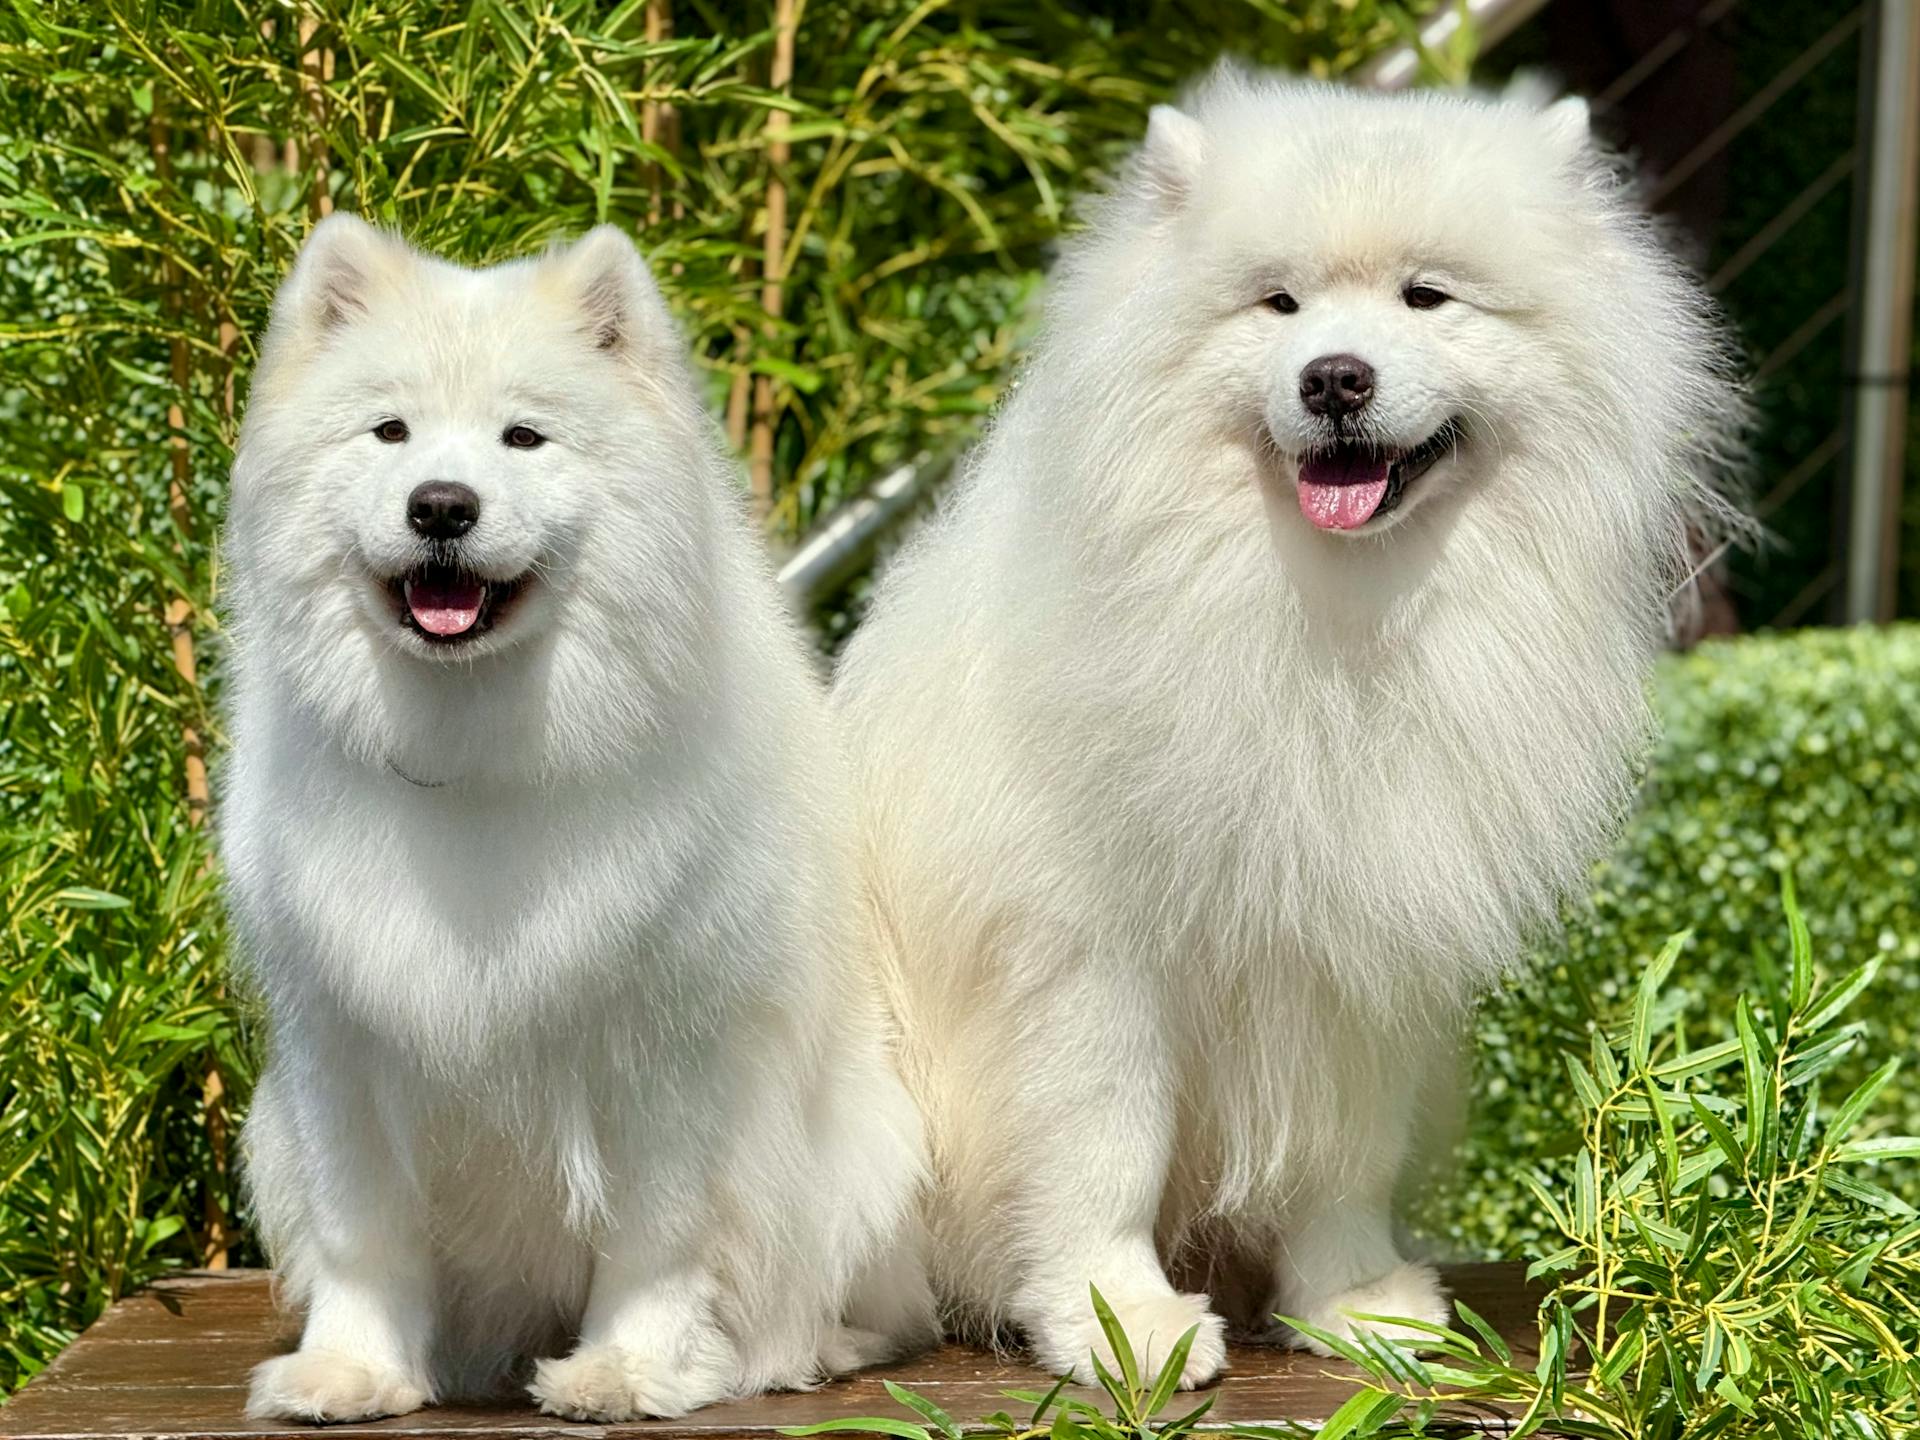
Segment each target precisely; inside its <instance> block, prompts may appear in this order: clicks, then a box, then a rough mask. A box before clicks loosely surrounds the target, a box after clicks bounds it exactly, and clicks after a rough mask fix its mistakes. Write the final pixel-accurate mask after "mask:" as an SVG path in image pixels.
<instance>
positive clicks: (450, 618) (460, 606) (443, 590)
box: [407, 579, 486, 635]
mask: <svg viewBox="0 0 1920 1440" xmlns="http://www.w3.org/2000/svg"><path fill="white" fill-rule="evenodd" d="M485 593H486V592H485V590H484V589H483V588H482V587H481V584H480V582H479V581H478V580H467V579H458V580H409V581H408V582H407V608H408V609H409V610H411V611H413V619H414V623H415V624H417V625H419V627H420V628H421V629H422V630H424V631H426V632H427V633H428V634H429V635H463V634H465V633H466V632H467V631H469V630H471V629H472V628H473V627H474V624H475V622H477V621H478V620H479V619H480V601H481V599H482V597H483V596H484V595H485Z"/></svg>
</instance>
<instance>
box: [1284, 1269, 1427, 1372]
mask: <svg viewBox="0 0 1920 1440" xmlns="http://www.w3.org/2000/svg"><path fill="white" fill-rule="evenodd" d="M1303 1309H1304V1311H1305V1313H1303V1314H1302V1315H1301V1316H1300V1317H1299V1318H1300V1319H1302V1320H1304V1321H1306V1322H1307V1323H1308V1324H1309V1325H1311V1326H1313V1327H1314V1329H1316V1330H1324V1331H1326V1332H1327V1333H1328V1334H1329V1335H1332V1336H1335V1337H1336V1338H1338V1339H1341V1340H1354V1339H1358V1338H1359V1337H1360V1336H1361V1335H1371V1336H1373V1337H1374V1338H1375V1339H1379V1340H1411V1341H1414V1342H1422V1341H1431V1340H1432V1338H1433V1337H1432V1336H1430V1335H1428V1334H1426V1333H1425V1332H1424V1331H1422V1330H1419V1329H1417V1328H1415V1327H1414V1326H1411V1325H1383V1324H1380V1323H1378V1322H1376V1321H1367V1320H1358V1319H1355V1318H1354V1317H1355V1316H1356V1315H1380V1316H1385V1317H1387V1318H1389V1319H1403V1320H1423V1321H1425V1322H1426V1323H1427V1324H1429V1325H1447V1324H1450V1323H1451V1322H1452V1320H1453V1311H1452V1308H1451V1307H1450V1306H1449V1305H1448V1304H1447V1292H1446V1290H1445V1289H1443V1288H1442V1287H1441V1284H1440V1277H1439V1275H1437V1274H1436V1273H1435V1272H1434V1269H1433V1267H1432V1266H1431V1265H1419V1264H1415V1263H1413V1262H1411V1261H1405V1262H1402V1263H1401V1264H1399V1265H1396V1266H1394V1267H1393V1269H1391V1270H1389V1271H1388V1272H1387V1273H1386V1274H1385V1275H1382V1276H1381V1277H1380V1278H1379V1279H1378V1280H1375V1281H1372V1282H1371V1283H1369V1284H1366V1285H1356V1286H1354V1287H1353V1288H1352V1289H1351V1290H1344V1291H1342V1292H1341V1293H1340V1294H1338V1295H1335V1296H1333V1297H1331V1298H1330V1299H1327V1300H1325V1301H1322V1302H1319V1303H1317V1304H1311V1305H1307V1306H1304V1307H1303ZM1281 1339H1282V1340H1283V1341H1285V1343H1287V1344H1289V1345H1291V1346H1293V1347H1294V1348H1295V1349H1297V1350H1311V1351H1312V1352H1313V1353H1314V1354H1316V1355H1331V1354H1332V1353H1333V1352H1332V1351H1331V1350H1329V1349H1327V1347H1326V1346H1325V1345H1324V1344H1322V1343H1321V1342H1320V1341H1318V1340H1316V1339H1314V1338H1313V1337H1312V1336H1311V1335H1303V1334H1301V1333H1300V1332H1299V1331H1297V1330H1293V1329H1291V1328H1289V1329H1286V1330H1284V1331H1283V1332H1282V1334H1281ZM1415 1348H1416V1349H1418V1348H1422V1347H1421V1346H1420V1344H1418V1343H1416V1345H1415Z"/></svg>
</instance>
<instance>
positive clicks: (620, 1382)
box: [527, 1345, 731, 1420]
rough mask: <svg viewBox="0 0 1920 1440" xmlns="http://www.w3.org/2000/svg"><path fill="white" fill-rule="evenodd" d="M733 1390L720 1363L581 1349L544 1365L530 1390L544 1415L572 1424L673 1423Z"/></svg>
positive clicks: (616, 1348)
mask: <svg viewBox="0 0 1920 1440" xmlns="http://www.w3.org/2000/svg"><path fill="white" fill-rule="evenodd" d="M730 1388H731V1377H730V1376H729V1375H727V1374H726V1373H725V1367H724V1366H722V1365H720V1364H719V1363H717V1361H716V1362H713V1363H701V1362H699V1361H697V1360H696V1361H695V1362H694V1363H691V1364H685V1365H674V1364H672V1363H670V1361H669V1360H668V1358H667V1357H665V1356H658V1355H649V1354H644V1353H642V1352H640V1351H638V1350H629V1349H627V1348H626V1347H625V1346H624V1345H582V1346H581V1347H580V1348H579V1349H578V1350H575V1351H574V1352H573V1354H571V1355H569V1356H567V1357H566V1359H564V1360H542V1361H541V1362H540V1363H539V1364H538V1365H536V1366H535V1367H534V1374H533V1383H532V1384H531V1385H529V1386H528V1387H527V1389H528V1392H529V1393H530V1394H532V1396H533V1398H534V1400H535V1401H536V1402H538V1404H539V1406H540V1408H541V1409H542V1410H543V1411H545V1412H546V1413H547V1414H549V1415H558V1416H561V1417H562V1418H564V1419H567V1420H638V1419H640V1418H641V1417H643V1416H648V1417H652V1418H654V1419H660V1420H671V1419H674V1418H675V1417H677V1416H680V1415H685V1414H686V1413H687V1412H688V1411H689V1410H697V1409H699V1408H700V1407H701V1406H702V1405H710V1404H712V1403H713V1402H714V1401H715V1400H720V1399H723V1398H725V1397H726V1395H727V1394H728V1392H729V1390H730Z"/></svg>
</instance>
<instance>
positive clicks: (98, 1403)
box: [0, 1265, 1537, 1440]
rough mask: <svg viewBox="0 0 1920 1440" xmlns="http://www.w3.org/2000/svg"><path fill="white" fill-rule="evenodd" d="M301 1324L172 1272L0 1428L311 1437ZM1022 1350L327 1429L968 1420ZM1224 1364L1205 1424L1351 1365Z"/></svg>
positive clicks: (62, 1438)
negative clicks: (267, 1391)
mask: <svg viewBox="0 0 1920 1440" xmlns="http://www.w3.org/2000/svg"><path fill="white" fill-rule="evenodd" d="M1446 1278H1447V1283H1448V1284H1449V1285H1450V1286H1451V1287H1452V1289H1453V1292H1454V1293H1455V1294H1456V1295H1458V1296H1459V1297H1460V1298H1461V1299H1463V1300H1465V1301H1466V1302H1467V1303H1468V1304H1469V1305H1471V1306H1472V1307H1473V1308H1474V1309H1475V1310H1477V1311H1478V1312H1479V1313H1480V1314H1481V1315H1483V1316H1484V1317H1486V1319H1487V1320H1488V1322H1489V1323H1491V1324H1492V1325H1494V1326H1495V1327H1496V1328H1497V1329H1498V1330H1499V1331H1500V1332H1501V1334H1502V1335H1503V1336H1505V1337H1506V1338H1507V1340H1508V1342H1509V1343H1510V1344H1511V1345H1512V1346H1513V1348H1514V1352H1515V1356H1516V1358H1517V1359H1518V1360H1519V1361H1520V1363H1522V1364H1530V1363H1531V1362H1532V1358H1533V1355H1534V1351H1535V1343H1536V1338H1537V1337H1536V1332H1535V1330H1534V1323H1533V1313H1534V1306H1535V1301H1536V1297H1535V1296H1533V1295H1531V1294H1530V1293H1529V1292H1528V1289H1527V1287H1526V1285H1525V1284H1524V1282H1523V1280H1522V1273H1521V1269H1520V1267H1519V1266H1514V1265H1468V1266H1458V1267H1454V1268H1452V1269H1450V1270H1448V1271H1447V1277H1446ZM297 1336H298V1325H297V1323H296V1322H295V1321H294V1319H293V1317H291V1316H289V1315H286V1314H285V1313H283V1312H281V1311H280V1310H279V1309H277V1308H276V1306H275V1304H274V1300H273V1295H272V1289H271V1286H270V1284H269V1278H268V1276H267V1274H266V1272H264V1271H258V1270H254V1271H247V1270H228V1271H219V1272H211V1271H200V1272H191V1273H188V1274H184V1275H180V1276H177V1277H173V1278H171V1279H168V1280H165V1281H162V1282H161V1283H159V1284H157V1285H155V1286H154V1287H153V1288H152V1289H151V1290H148V1291H145V1292H142V1293H141V1294H139V1295H136V1296H133V1297H131V1298H129V1299H127V1300H123V1301H121V1302H120V1303H119V1304H117V1305H115V1306H114V1307H113V1308H112V1309H111V1310H109V1311H108V1312H107V1313H106V1314H105V1315H104V1316H102V1317H101V1318H100V1320H99V1322H98V1323H97V1324H95V1325H94V1326H93V1327H92V1328H91V1329H89V1330H88V1331H87V1333H86V1334H85V1335H83V1336H81V1337H80V1339H78V1340H77V1341H75V1342H74V1343H73V1344H72V1345H71V1346H69V1347H68V1348H67V1350H66V1351H65V1353H63V1354H62V1355H60V1356H59V1357H58V1358H57V1359H56V1360H55V1361H54V1362H53V1364H51V1365H50V1366H48V1367H47V1369H46V1370H45V1371H44V1372H43V1373H42V1374H40V1375H38V1376H36V1377H35V1378H34V1380H33V1382H32V1383H31V1384H30V1385H28V1386H27V1387H26V1388H25V1389H24V1390H22V1391H21V1392H20V1394H19V1395H17V1396H16V1397H14V1399H13V1401H12V1402H11V1403H9V1404H7V1405H6V1406H5V1407H3V1408H0V1440H96V1437H109V1436H128V1437H131V1436H141V1437H156V1440H160V1437H165V1440H202V1437H205V1440H215V1437H228V1436H245V1437H254V1440H265V1437H295V1436H300V1437H311V1436H312V1435H313V1428H312V1427H309V1426H302V1425H297V1424H289V1423H286V1422H278V1421H268V1422H260V1421H252V1420H248V1419H247V1418H246V1417H245V1416H244V1415H243V1414H242V1413H241V1410H242V1406H243V1404H244V1402H245V1399H246V1385H247V1374H248V1372H249V1371H250V1370H251V1369H252V1368H253V1366H254V1365H256V1364H258V1363H259V1362H260V1361H261V1360H263V1359H265V1358H267V1357H268V1356H270V1355H274V1354H278V1353H281V1352H283V1351H285V1350H287V1349H290V1348H292V1346H293V1344H294V1342H295V1340H296V1339H297ZM1021 1362H1022V1357H1020V1356H1019V1355H1017V1354H1004V1355H1003V1354H996V1353H994V1352H993V1351H990V1350H979V1349H973V1348H971V1347H967V1346H961V1345H947V1346H943V1347H942V1348H940V1349H938V1350H934V1351H931V1352H929V1353H927V1354H925V1355H919V1356H915V1357H914V1358H912V1359H910V1360H905V1361H902V1362H900V1363H899V1364H896V1365H890V1366H885V1367H882V1368H880V1369H876V1370H870V1371H865V1372H863V1373H861V1374H859V1375H855V1376H851V1377H848V1378H847V1379H844V1380H838V1381H835V1382H834V1383H832V1384H830V1385H825V1386H822V1387H821V1388H820V1389H818V1390H814V1391H810V1392H807V1393H805V1394H781V1395H767V1396H762V1397H760V1398H758V1399H755V1400H749V1401H741V1402H738V1403H733V1404H726V1405H714V1406H710V1407H708V1408H707V1409H705V1410H701V1411H698V1412H696V1413H695V1414H693V1415H690V1416H687V1417H686V1418H684V1419H680V1420H655V1421H642V1422H638V1423H634V1424H628V1425H605V1426H603V1425H586V1424H577V1423H572V1422H568V1421H561V1420H554V1419H551V1418H549V1417H545V1416H542V1415H540V1414H539V1413H538V1412H536V1411H535V1410H534V1409H533V1408H532V1407H531V1405H524V1406H486V1405H479V1406H475V1405H448V1406H436V1407H433V1408H431V1409H427V1410H422V1411H419V1412H417V1413H415V1414H412V1415H403V1416H396V1417H394V1418H392V1419H388V1420H378V1421H371V1422H364V1423H359V1424H349V1425H330V1426H327V1427H326V1430H327V1432H328V1434H329V1435H330V1436H359V1435H367V1436H374V1435H388V1436H409V1435H419V1436H432V1435H450V1434H460V1435H486V1436H499V1437H528V1440H532V1437H552V1436H581V1437H586V1436H597V1437H605V1440H624V1437H631V1440H674V1437H685V1440H768V1437H770V1436H771V1435H772V1432H773V1431H774V1430H775V1429H776V1428H777V1427H779V1426H782V1425H805V1424H810V1423H812V1422H814V1421H818V1420H830V1419H836V1418H841V1417H845V1416H848V1415H898V1416H900V1417H901V1418H903V1419H911V1418H913V1417H912V1416H911V1415H910V1414H909V1413H908V1412H907V1411H905V1410H904V1409H903V1408H902V1407H900V1406H899V1405H897V1404H896V1403H895V1402H894V1401H893V1399H892V1398H891V1397H890V1396H889V1395H888V1394H887V1393H886V1390H885V1388H884V1385H883V1382H884V1381H886V1380H893V1381H896V1382H897V1383H899V1384H902V1385H905V1386H907V1387H908V1388H910V1389H914V1390H918V1391H921V1392H923V1393H924V1394H926V1395H927V1396H928V1397H929V1398H931V1399H933V1400H935V1401H936V1402H937V1403H938V1404H940V1405H942V1406H943V1407H945V1408H946V1409H947V1410H948V1411H949V1412H951V1413H952V1414H953V1415H954V1416H955V1417H956V1418H958V1419H960V1420H962V1421H963V1422H964V1421H971V1420H976V1419H978V1418H979V1417H980V1416H982V1415H985V1414H987V1413H989V1412H991V1411H994V1410H998V1409H1002V1408H1017V1407H1011V1406H1008V1404H1007V1402H1006V1401H1005V1400H1004V1399H1003V1397H1002V1396H1001V1393H1000V1392H1001V1391H1002V1390H1006V1389H1033V1388H1040V1389H1045V1388H1046V1387H1047V1386H1048V1385H1049V1384H1050V1383H1051V1382H1050V1381H1049V1380H1048V1379H1047V1377H1046V1376H1044V1375H1043V1374H1041V1372H1039V1371H1037V1370H1035V1369H1033V1368H1031V1367H1030V1366H1028V1365H1025V1364H1023V1363H1021ZM1230 1365H1231V1368H1230V1369H1229V1371H1228V1373H1227V1375H1226V1377H1225V1378H1224V1379H1223V1380H1222V1381H1221V1382H1220V1383H1219V1385H1218V1386H1216V1387H1215V1395H1216V1399H1215V1403H1214V1408H1213V1411H1212V1413H1211V1414H1210V1415H1209V1416H1208V1423H1210V1424H1212V1423H1217V1422H1239V1423H1242V1424H1269V1425H1276V1424H1280V1423H1282V1422H1286V1421H1295V1422H1306V1423H1314V1422H1318V1421H1322V1420H1325V1419H1326V1417H1327V1416H1328V1415H1330V1414H1331V1413H1332V1412H1333V1411H1334V1410H1335V1409H1336V1408H1338V1406H1339V1405H1340V1403H1341V1401H1343V1400H1344V1399H1346V1397H1347V1396H1348V1395H1350V1394H1351V1393H1352V1391H1353V1384H1354V1372H1353V1370H1352V1369H1351V1368H1350V1367H1348V1366H1346V1365H1344V1364H1342V1363H1341V1362H1339V1361H1333V1360H1321V1359H1319V1358H1317V1357H1315V1356H1311V1355H1303V1354H1299V1353H1297V1352H1294V1351H1287V1350H1280V1349H1277V1348H1274V1347H1270V1346H1253V1345H1236V1346H1234V1347H1233V1349H1232V1351H1231V1355H1230ZM1074 1393H1076V1394H1084V1393H1085V1392H1079V1391H1075V1392H1074ZM1085 1398H1088V1399H1094V1398H1096V1397H1094V1396H1092V1395H1086V1396H1085ZM1182 1408H1185V1407H1182ZM1462 1418H1463V1419H1464V1420H1467V1421H1468V1422H1469V1423H1476V1424H1478V1425H1479V1426H1480V1427H1481V1428H1482V1429H1483V1430H1484V1431H1485V1433H1488V1434H1502V1433H1504V1432H1505V1430H1506V1429H1507V1425H1506V1422H1505V1419H1504V1417H1500V1416H1463V1417H1462Z"/></svg>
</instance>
